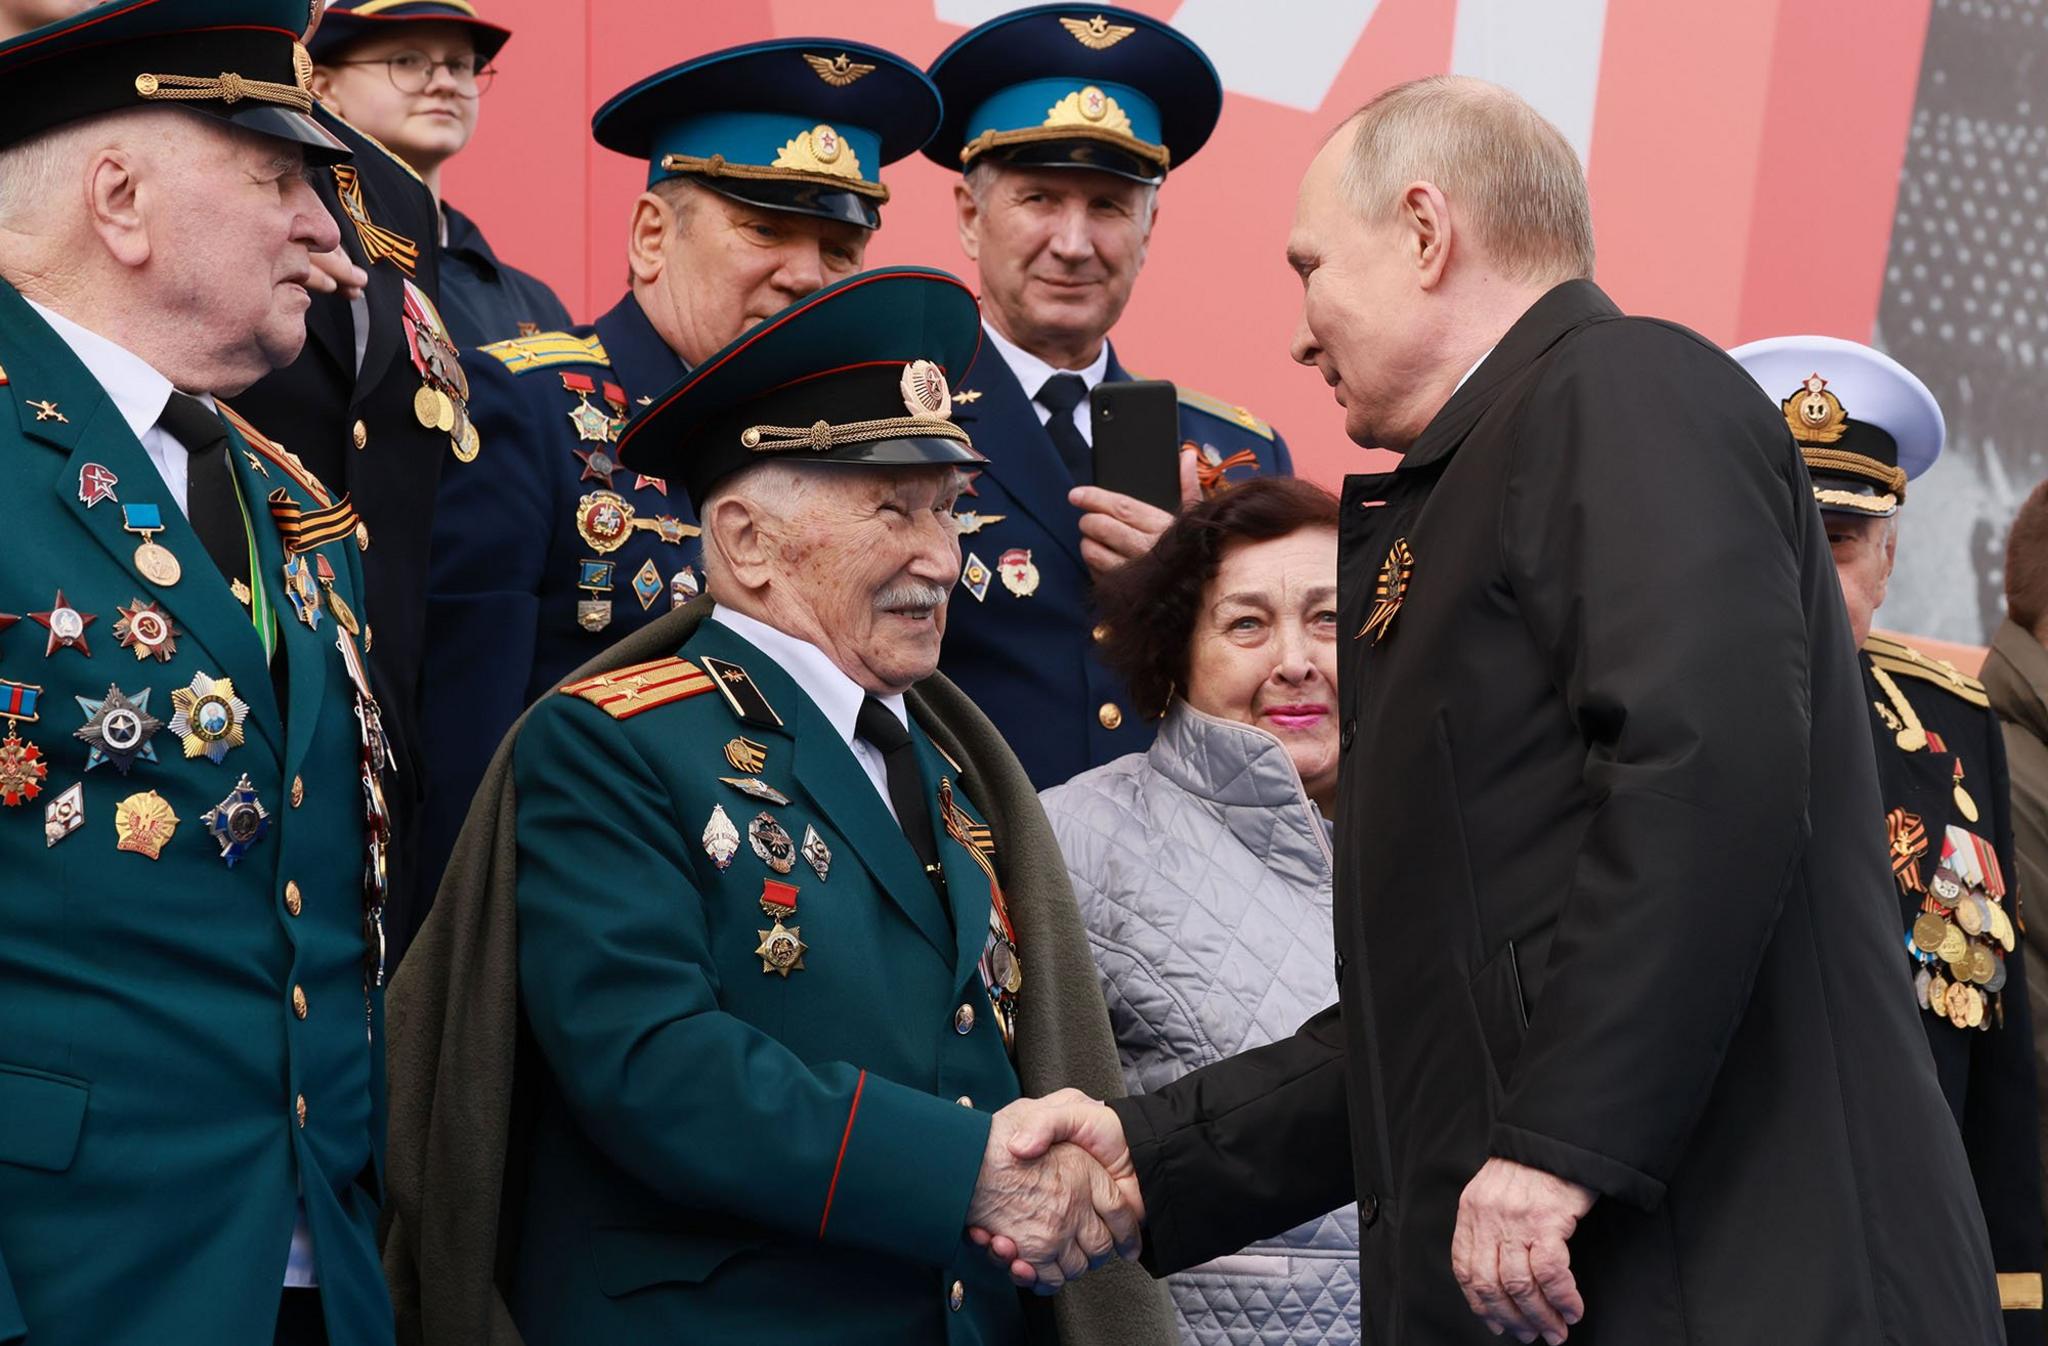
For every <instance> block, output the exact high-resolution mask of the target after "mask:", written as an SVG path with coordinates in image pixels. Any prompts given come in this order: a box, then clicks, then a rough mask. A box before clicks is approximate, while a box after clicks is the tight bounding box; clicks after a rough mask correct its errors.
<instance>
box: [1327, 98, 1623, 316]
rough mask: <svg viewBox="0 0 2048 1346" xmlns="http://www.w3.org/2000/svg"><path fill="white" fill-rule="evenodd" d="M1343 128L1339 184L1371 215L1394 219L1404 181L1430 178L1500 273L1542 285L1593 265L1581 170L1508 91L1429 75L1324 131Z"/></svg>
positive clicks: (1552, 131)
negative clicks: (1345, 147)
mask: <svg viewBox="0 0 2048 1346" xmlns="http://www.w3.org/2000/svg"><path fill="white" fill-rule="evenodd" d="M1347 130H1348V131H1349V132H1350V134H1351V141H1350V153H1349V155H1348V156H1346V158H1345V161H1344V170H1343V177H1342V182H1343V188H1344V192H1345V194H1346V195H1347V196H1348V197H1349V198H1350V199H1351V204H1352V205H1353V206H1355V207H1356V208H1357V210H1358V212H1359V213H1360V214H1361V215H1363V216H1365V217H1366V218H1367V219H1368V220H1373V221H1384V220H1390V219H1393V218H1394V217H1395V216H1396V215H1398V214H1399V212H1400V209H1401V197H1402V193H1403V191H1404V190H1405V189H1406V188H1407V187H1408V186H1409V185H1410V184H1411V183H1416V182H1429V183H1434V184H1435V185H1436V186H1437V187H1438V188H1439V189H1440V190H1441V191H1442V192H1443V194H1444V199H1445V200H1447V201H1449V202H1450V203H1451V209H1452V211H1453V212H1454V213H1455V214H1456V216H1457V219H1458V222H1459V224H1460V226H1461V227H1462V228H1463V230H1464V231H1465V234H1466V236H1467V238H1468V240H1469V241H1470V242H1472V243H1475V244H1477V246H1478V247H1479V248H1480V249H1482V250H1483V251H1484V252H1485V253H1486V255H1487V257H1488V259H1489V260H1490V261H1491V262H1492V263H1493V265H1494V267H1495V268H1497V269H1498V270H1499V271H1500V272H1501V273H1502V274H1504V275H1507V276H1512V277H1514V278H1515V279H1517V280H1527V281H1534V282H1538V283H1541V284H1545V285H1555V284H1557V283H1558V282H1559V281H1566V280H1578V279H1582V278H1585V277H1589V276H1591V275H1592V274H1593V212H1592V207H1591V206H1590V205H1589V204H1588V202H1587V200H1586V172H1585V169H1584V168H1582V167H1581V166H1580V164H1579V157H1578V155H1576V154H1574V153H1573V152H1572V147H1571V145H1570V144H1569V143H1567V142H1566V140H1565V138H1564V136H1563V134H1562V133H1560V132H1559V131H1558V129H1557V128H1556V127H1555V126H1552V125H1551V124H1550V123H1549V122H1547V121H1545V120H1543V118H1542V117H1541V116H1540V115H1538V114H1537V112H1536V109H1535V108H1532V107H1530V106H1529V105H1528V104H1527V103H1525V102H1523V101H1522V99H1521V98H1520V97H1519V96H1517V95H1516V94H1514V93H1512V92H1510V91H1509V90H1507V89H1503V88H1501V87H1500V86H1499V85H1498V84H1488V83H1487V82H1486V81H1485V80H1479V79H1470V78H1467V77H1464V76H1459V75H1432V76H1430V77H1428V78H1427V79H1418V80H1411V81H1409V82H1408V83H1406V84H1397V85H1395V86H1394V87H1393V88H1391V89H1389V90H1387V91H1386V92H1385V93H1383V94H1381V95H1379V97H1377V98H1375V99H1373V100H1372V101H1371V102H1370V103H1367V104H1366V105H1365V106H1364V107H1362V108H1360V109H1359V110H1358V111H1357V112H1355V113H1353V114H1352V115H1351V118H1350V119H1349V120H1348V121H1347V122H1346V123H1345V124H1344V125H1343V126H1341V127H1339V128H1338V130H1337V134H1336V136H1334V137H1332V138H1333V139H1341V138H1342V137H1343V135H1344V134H1345V132H1346V131H1347Z"/></svg>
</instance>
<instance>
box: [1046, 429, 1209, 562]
mask: <svg viewBox="0 0 2048 1346" xmlns="http://www.w3.org/2000/svg"><path fill="white" fill-rule="evenodd" d="M1201 499H1202V487H1201V484H1200V482H1199V480H1198V479H1197V477H1196V474H1195V451H1194V450H1193V449H1182V450H1181V451H1180V503H1181V508H1182V509H1186V508H1187V507H1188V506H1189V505H1193V504H1197V503H1199V502H1200V501H1201ZM1067 503H1069V504H1071V505H1072V506H1073V507H1074V508H1075V509H1078V510H1080V511H1081V559H1082V560H1083V561H1085V562H1087V563H1088V569H1090V570H1091V571H1093V572H1094V573H1096V574H1097V575H1102V574H1106V573H1108V572H1109V571H1112V570H1114V569H1116V568H1117V567H1118V566H1120V565H1122V564H1123V563H1124V562H1126V561H1129V560H1132V559H1133V558H1135V557H1139V556H1143V555H1144V554H1145V553H1146V552H1148V551H1151V550H1152V544H1153V543H1155V542H1157V541H1158V540H1159V535H1160V534H1161V533H1163V532H1165V531H1166V529H1167V525H1169V524H1171V523H1172V522H1173V515H1171V514H1168V513H1167V512H1166V511H1165V510H1163V509H1160V508H1159V507H1158V506H1156V505H1148V504H1146V503H1145V502H1144V501H1142V500H1139V499H1136V498H1134V497H1132V496H1128V495H1123V494H1120V493H1119V492H1116V491H1105V490H1103V489H1102V488H1101V487H1100V486H1076V487H1075V488H1074V489H1073V490H1071V491H1069V492H1067Z"/></svg>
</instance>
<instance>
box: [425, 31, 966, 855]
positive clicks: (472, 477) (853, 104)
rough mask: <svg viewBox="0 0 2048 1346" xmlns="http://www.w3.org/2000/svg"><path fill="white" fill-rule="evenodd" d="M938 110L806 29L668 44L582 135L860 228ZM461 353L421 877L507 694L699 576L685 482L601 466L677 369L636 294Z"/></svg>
mask: <svg viewBox="0 0 2048 1346" xmlns="http://www.w3.org/2000/svg"><path fill="white" fill-rule="evenodd" d="M938 117H939V102H938V95H937V94H936V93H935V92H934V91H933V90H932V87H931V84H930V82H929V81H928V80H926V79H925V77H924V75H923V73H922V72H921V71H919V70H918V69H917V68H916V67H915V66H912V65H910V64H908V63H907V62H905V61H903V60H902V59H901V58H899V57H896V56H893V55H891V54H890V53H888V52H885V51H881V50H879V49H877V48H873V47H868V46H864V45H862V44H859V43H849V42H842V41H838V40H834V39H823V38H820V39H795V40H789V41H776V42H764V43H756V44H754V45H751V46H746V47H736V48H732V49H730V50H727V51H720V52H714V53H712V54H710V55H707V56H702V57H698V58H696V59H694V60H691V61H687V62H684V63H683V64H681V65H678V66H674V67H671V68H669V69H667V70H663V71H661V72H659V73H657V74H654V75H651V76H649V77H648V78H646V79H644V80H641V81H640V82H639V83H637V84H635V85H633V86H631V87H630V88H628V89H626V90H625V91H623V92H621V93H620V94H618V95H616V96H615V97H613V98H612V99H611V100H610V101H609V102H607V103H606V104H605V105H604V106H603V107H602V108H600V109H598V111H597V114H596V115H595V117H594V118H593V119H592V123H591V125H592V133H593V135H594V136H595V137H596V139H597V141H598V143H599V144H601V145H604V146H605V147H606V148H608V149H612V150H616V151H618V152H620V153H623V154H630V155H633V156H634V157H637V158H641V159H645V160H647V162H648V164H649V170H648V184H649V185H650V186H653V185H654V184H657V183H660V182H664V181H667V180H669V179H671V178H686V179H688V180H690V181H692V182H695V183H697V184H698V185H700V186H702V187H704V188H706V189H707V190H710V191H714V192H718V193H720V194H722V195H726V196H730V197H732V198H734V199H736V200H740V201H743V202H746V203H748V204H750V205H754V206H759V207H763V208H766V209H769V210H776V211H786V212H790V213H795V214H801V215H809V216H814V217H821V218H825V219H830V220H837V221H842V222H845V223H851V224H854V225H857V226H860V227H862V228H868V229H873V228H875V227H876V226H877V225H879V223H880V221H881V216H880V213H879V205H880V203H881V202H882V201H883V200H885V199H886V198H887V196H888V191H887V189H886V188H885V187H883V186H882V184H881V182H880V181H879V179H878V178H877V177H876V176H874V175H875V174H876V173H877V171H878V170H879V168H880V166H881V165H883V164H886V163H890V162H893V161H894V160H896V159H900V158H902V157H903V156H905V155H907V154H910V153H911V152H913V151H914V150H915V149H916V148H917V147H918V146H919V145H921V144H922V143H923V142H924V140H925V138H926V137H927V136H929V135H930V134H931V131H932V128H933V127H934V126H935V125H937V122H938ZM705 283H706V284H718V283H719V278H717V277H707V278H706V280H705ZM731 335H733V336H737V335H738V333H736V332H735V333H732V334H731ZM463 369H464V370H465V371H466V372H467V374H468V376H469V380H470V385H471V387H470V408H471V412H472V414H473V415H474V416H475V417H476V421H477V425H478V428H479V430H480V431H481V437H482V439H483V441H484V442H485V443H486V444H488V445H489V446H490V448H489V451H488V452H487V453H485V454H484V455H482V456H481V457H479V458H478V459H477V461H475V462H471V463H467V464H458V465H454V466H452V467H451V468H450V469H449V470H448V471H446V472H444V473H443V474H442V478H441V487H440V492H439V495H438V498H437V501H436V506H437V508H436V515H435V521H434V548H433V550H434V559H433V567H432V572H433V578H432V582H431V585H430V598H429V612H430V629H431V634H430V637H429V646H428V653H427V674H426V682H427V691H426V696H425V701H426V709H425V712H424V716H423V718H424V721H425V729H424V733H425V737H426V740H427V743H428V748H429V757H430V760H431V761H432V762H433V771H434V780H433V789H432V793H431V797H430V800H429V803H428V806H427V815H426V829H425V830H426V833H427V836H426V841H425V844H424V851H425V856H424V859H425V864H426V878H427V880H428V881H429V882H430V883H431V882H432V881H434V880H435V879H437V878H438V876H439V874H440V872H441V869H442V867H443V866H444V865H445V863H446V861H447V857H448V852H449V850H450V848H452V847H453V845H454V842H455V835H456V833H457V832H458V831H460V830H461V826H462V820H463V817H464V815H465V814H466V813H467V812H468V809H469V802H470V796H471V795H472V794H474V793H475V790H476V786H477V783H478V782H479V781H480V780H481V779H482V778H483V771H484V767H485V765H486V764H487V763H488V762H489V761H490V758H491V754H492V753H493V752H494V751H495V750H496V748H497V745H498V740H499V739H501V738H502V737H503V736H504V733H505V731H506V730H507V729H508V728H510V727H511V725H512V722H513V720H514V719H516V718H517V717H518V715H519V712H520V711H522V710H524V709H525V708H526V707H527V705H528V704H530V703H531V702H532V701H534V700H535V699H537V698H538V697H540V696H542V695H543V694H545V693H546V692H547V691H548V690H549V689H550V688H552V687H554V686H555V685H556V684H557V683H559V682H560V681H561V680H562V678H563V677H565V676H567V674H568V673H569V672H570V671H571V670H572V669H574V668H576V667H577V666H578V665H579V664H582V663H584V662H585V661H587V660H589V659H590V658H592V657H593V656H595V655H596V654H598V653H599V652H600V651H602V650H603V649H604V648H605V647H606V646H608V645H610V644H612V643H613V642H614V641H616V640H618V639H619V638H620V637H621V636H623V635H625V634H627V633H628V632H630V631H633V630H636V629H637V628H639V627H641V626H643V625H645V624H646V623H648V622H650V621H652V620H653V619H654V618H656V617H658V616H660V615H662V614H663V613H666V612H668V611H669V610H670V609H671V608H672V607H674V606H678V605H680V604H682V603H684V602H687V601H688V600H689V599H690V598H692V597H694V596H695V595H696V593H697V592H698V590H699V588H700V587H701V581H700V577H699V575H698V573H697V555H698V548H697V542H696V537H697V525H696V517H695V515H694V514H693V513H692V511H691V509H690V506H689V503H688V501H687V500H685V499H683V498H682V496H681V494H680V493H679V492H677V491H674V490H672V489H671V487H670V485H669V483H668V482H666V481H664V480H662V479H661V478H660V477H657V476H650V475H646V474H643V473H639V472H631V471H627V470H625V469H622V468H620V467H619V466H618V458H617V454H618V441H619V437H620V434H621V433H622V431H623V428H624V426H625V424H626V420H627V418H628V416H629V415H630V414H631V413H633V412H634V411H636V410H637V409H638V408H639V407H640V406H641V405H642V404H643V403H644V402H645V401H646V399H647V398H648V397H650V396H651V395H653V394H655V393H657V392H660V391H661V390H662V389H664V388H667V387H669V386H670V385H671V384H673V383H675V382H676V380H677V379H679V378H680V377H681V376H682V374H683V372H684V364H683V360H682V358H681V357H680V356H678V355H677V354H676V353H675V352H674V351H673V350H671V349H670V348H669V346H668V344H667V343H666V342H665V341H664V340H663V339H662V337H661V335H660V334H659V333H658V332H656V331H655V329H654V326H653V324H652V323H651V322H650V321H649V320H648V317H647V314H646V312H645V311H644V310H643V309H642V308H641V306H640V302H639V300H638V299H637V298H635V297H634V295H633V294H631V293H628V294H627V295H626V296H625V297H624V298H623V299H621V300H620V301H619V303H618V304H617V305H616V306H615V307H614V308H613V309H612V310H611V311H610V312H609V313H607V314H605V315H604V316H603V317H601V318H599V319H598V320H597V322H596V323H594V324H591V325H590V326H587V327H573V328H569V329H567V330H566V331H555V332H543V333H540V334H538V335H535V336H531V337H523V338H515V339H512V340H509V341H502V342H497V343H494V344H492V345H490V346H486V347H484V348H483V349H481V350H479V351H475V352H471V353H469V354H466V355H465V356H464V357H463Z"/></svg>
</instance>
